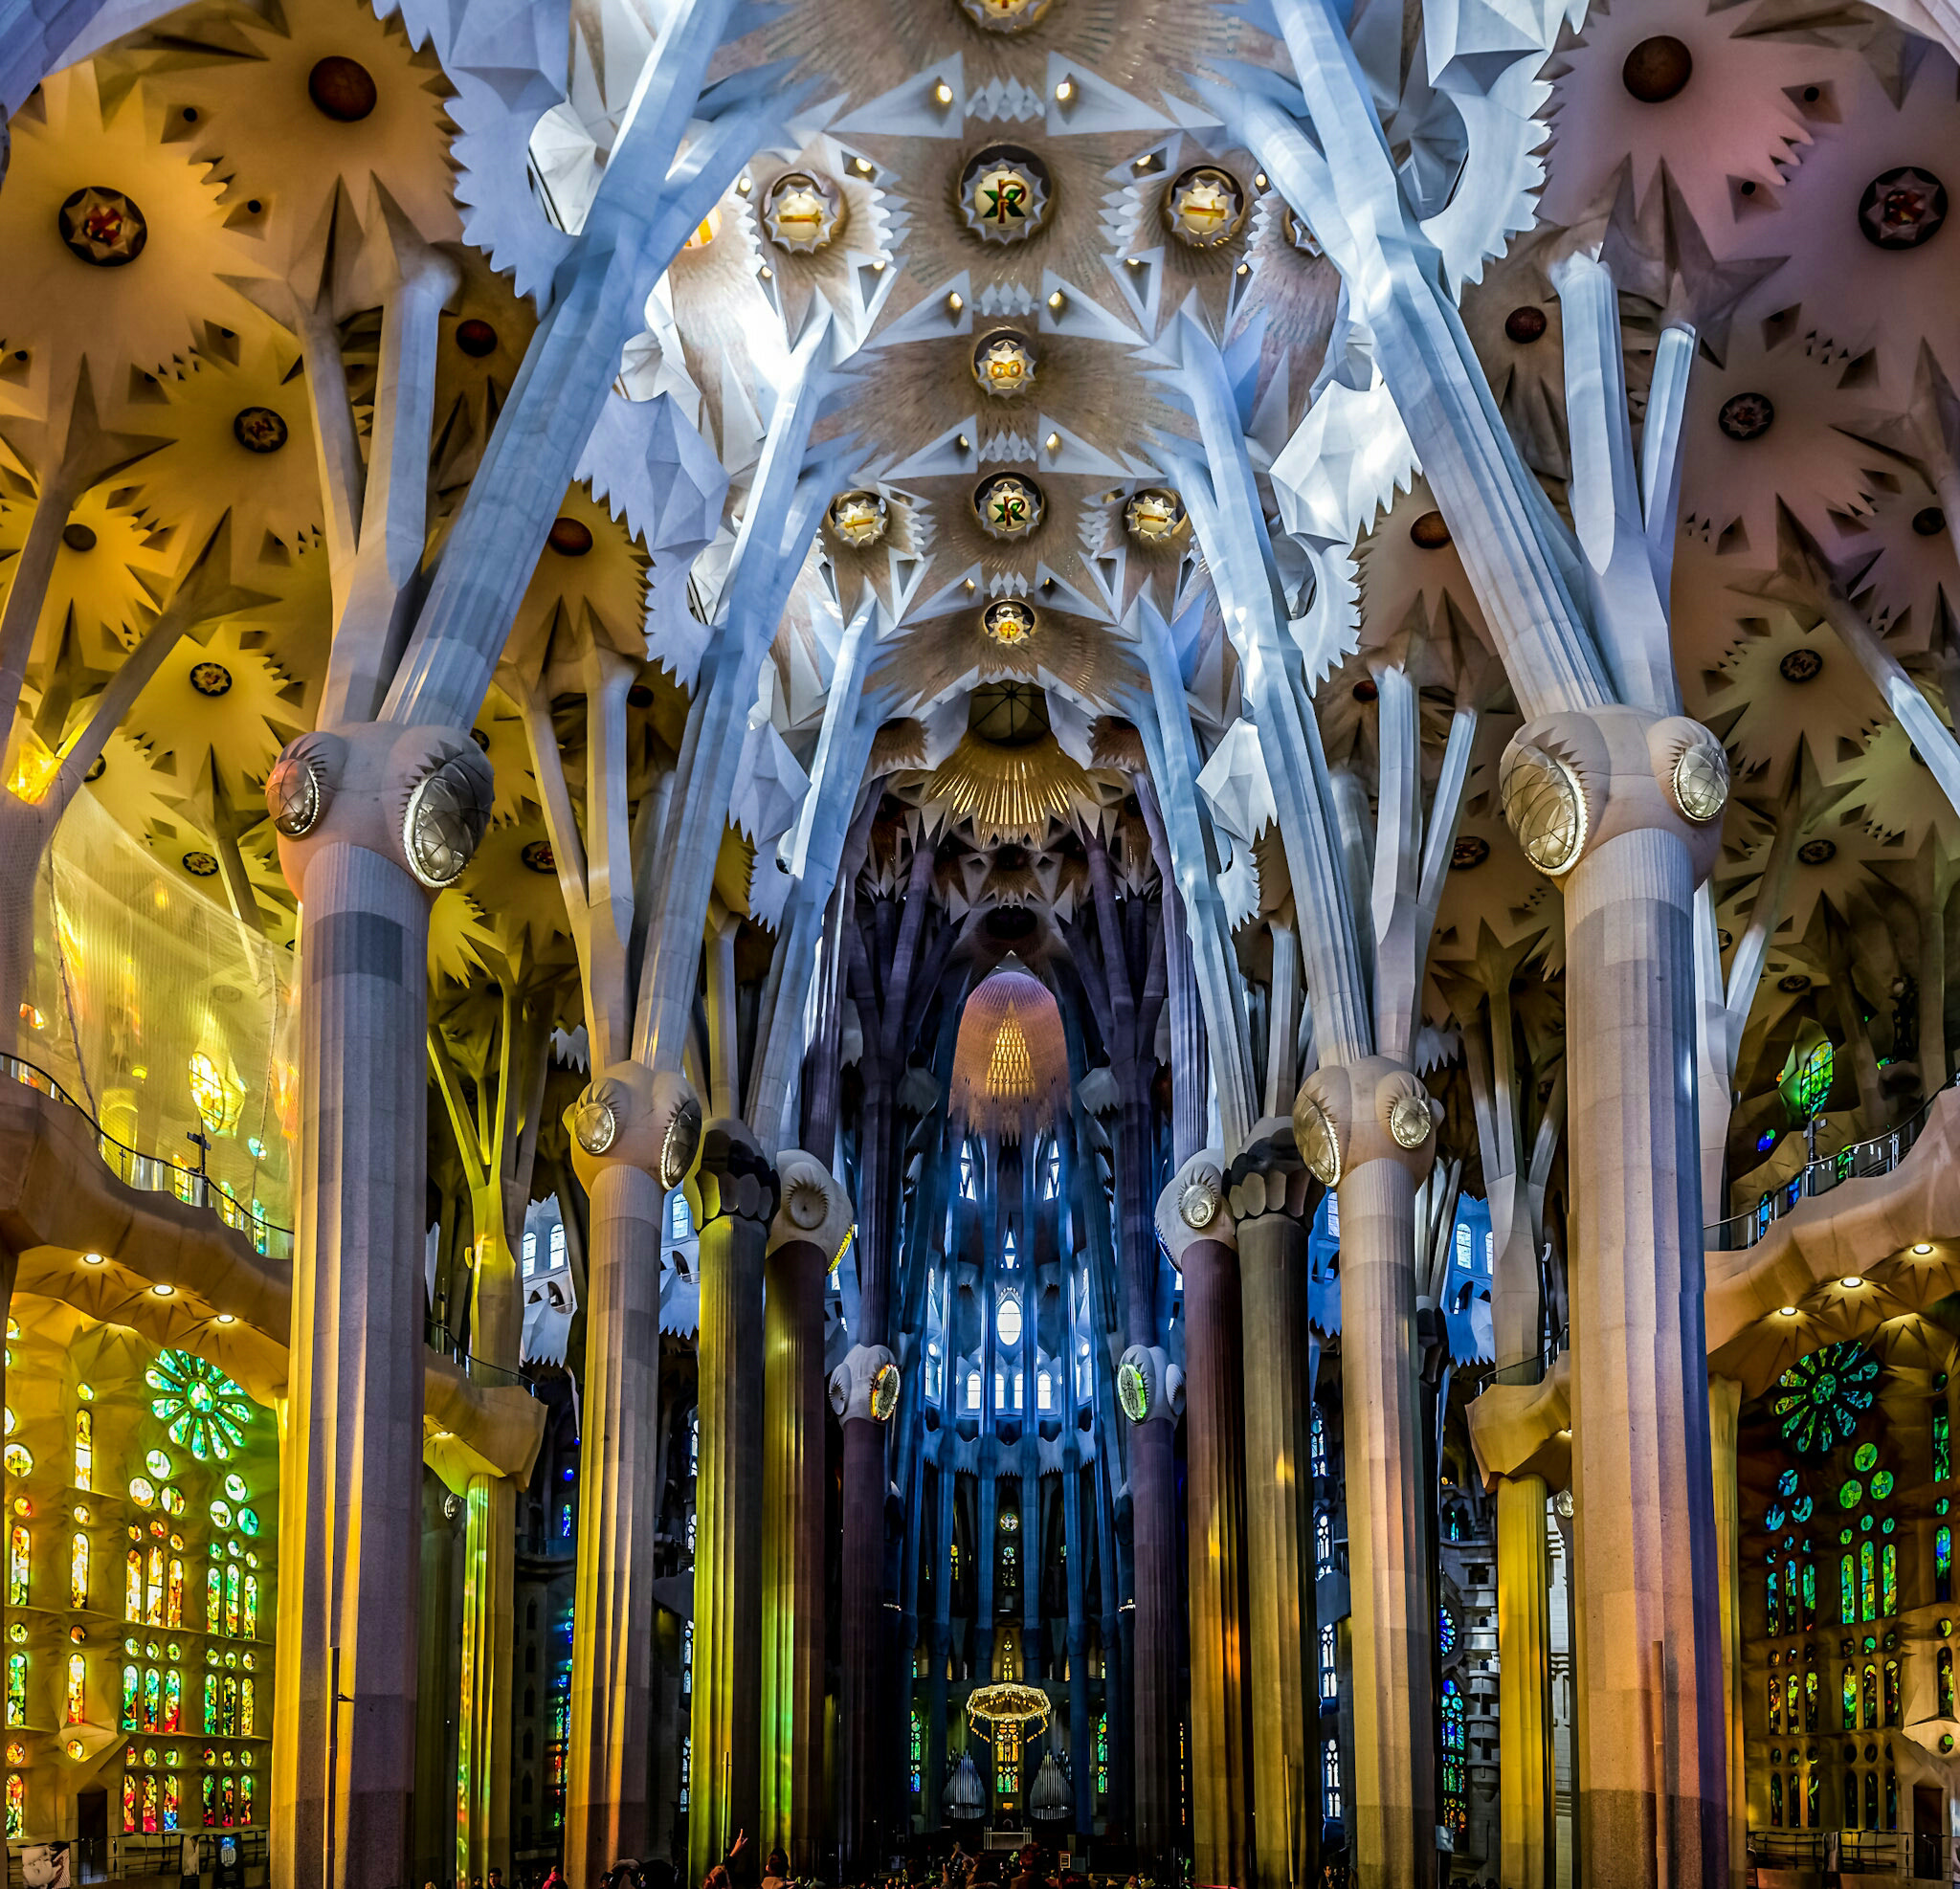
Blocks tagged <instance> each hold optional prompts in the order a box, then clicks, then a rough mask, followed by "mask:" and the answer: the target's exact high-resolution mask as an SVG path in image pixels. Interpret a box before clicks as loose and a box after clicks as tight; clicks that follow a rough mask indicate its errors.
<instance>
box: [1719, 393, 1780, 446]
mask: <svg viewBox="0 0 1960 1889" xmlns="http://www.w3.org/2000/svg"><path fill="white" fill-rule="evenodd" d="M1775 417H1776V403H1775V402H1774V401H1773V400H1771V398H1770V396H1769V395H1768V394H1767V393H1738V394H1734V395H1732V396H1731V397H1730V398H1728V399H1726V400H1725V401H1724V402H1723V403H1722V411H1720V412H1719V413H1717V414H1716V415H1715V424H1716V425H1717V426H1719V427H1720V428H1721V429H1722V431H1723V432H1724V433H1726V434H1727V436H1728V437H1729V438H1730V439H1734V440H1738V441H1744V442H1747V441H1748V440H1751V439H1760V438H1762V436H1763V435H1764V434H1765V433H1768V432H1769V431H1770V427H1771V422H1772V421H1773V420H1774V419H1775Z"/></svg>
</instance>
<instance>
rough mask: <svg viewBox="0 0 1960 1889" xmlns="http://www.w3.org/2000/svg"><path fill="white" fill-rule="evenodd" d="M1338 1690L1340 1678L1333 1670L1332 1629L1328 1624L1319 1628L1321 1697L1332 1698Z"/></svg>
mask: <svg viewBox="0 0 1960 1889" xmlns="http://www.w3.org/2000/svg"><path fill="white" fill-rule="evenodd" d="M1339 1691H1340V1679H1339V1676H1338V1675H1337V1674H1336V1672H1335V1670H1334V1629H1333V1627H1332V1625H1331V1624H1329V1625H1327V1626H1324V1627H1323V1628H1322V1629H1321V1697H1322V1698H1323V1699H1332V1698H1333V1697H1334V1696H1335V1695H1336V1693H1338V1692H1339Z"/></svg>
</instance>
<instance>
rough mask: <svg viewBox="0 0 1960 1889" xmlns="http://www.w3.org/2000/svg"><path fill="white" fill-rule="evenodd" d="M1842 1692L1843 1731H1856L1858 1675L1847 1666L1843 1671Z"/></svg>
mask: <svg viewBox="0 0 1960 1889" xmlns="http://www.w3.org/2000/svg"><path fill="white" fill-rule="evenodd" d="M1842 1692H1843V1699H1844V1729H1845V1730H1846V1731H1856V1730H1857V1729H1858V1675H1857V1674H1856V1673H1854V1672H1853V1671H1852V1669H1851V1668H1850V1667H1849V1666H1847V1667H1845V1669H1844V1683H1843V1687H1842Z"/></svg>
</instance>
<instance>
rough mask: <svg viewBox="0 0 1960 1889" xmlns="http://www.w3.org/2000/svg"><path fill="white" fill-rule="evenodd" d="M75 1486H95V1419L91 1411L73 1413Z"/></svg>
mask: <svg viewBox="0 0 1960 1889" xmlns="http://www.w3.org/2000/svg"><path fill="white" fill-rule="evenodd" d="M75 1486H76V1487H77V1488H78V1489H93V1488H94V1487H95V1486H96V1419H95V1412H94V1411H76V1413H75Z"/></svg>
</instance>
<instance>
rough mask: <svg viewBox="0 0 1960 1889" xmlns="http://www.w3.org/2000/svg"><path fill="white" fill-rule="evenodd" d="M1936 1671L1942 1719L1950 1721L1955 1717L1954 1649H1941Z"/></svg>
mask: <svg viewBox="0 0 1960 1889" xmlns="http://www.w3.org/2000/svg"><path fill="white" fill-rule="evenodd" d="M1936 1671H1937V1673H1938V1677H1939V1695H1940V1717H1941V1718H1943V1719H1950V1718H1951V1717H1952V1716H1953V1649H1952V1648H1951V1647H1950V1646H1943V1647H1941V1649H1940V1656H1939V1660H1938V1663H1937V1667H1936Z"/></svg>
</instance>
